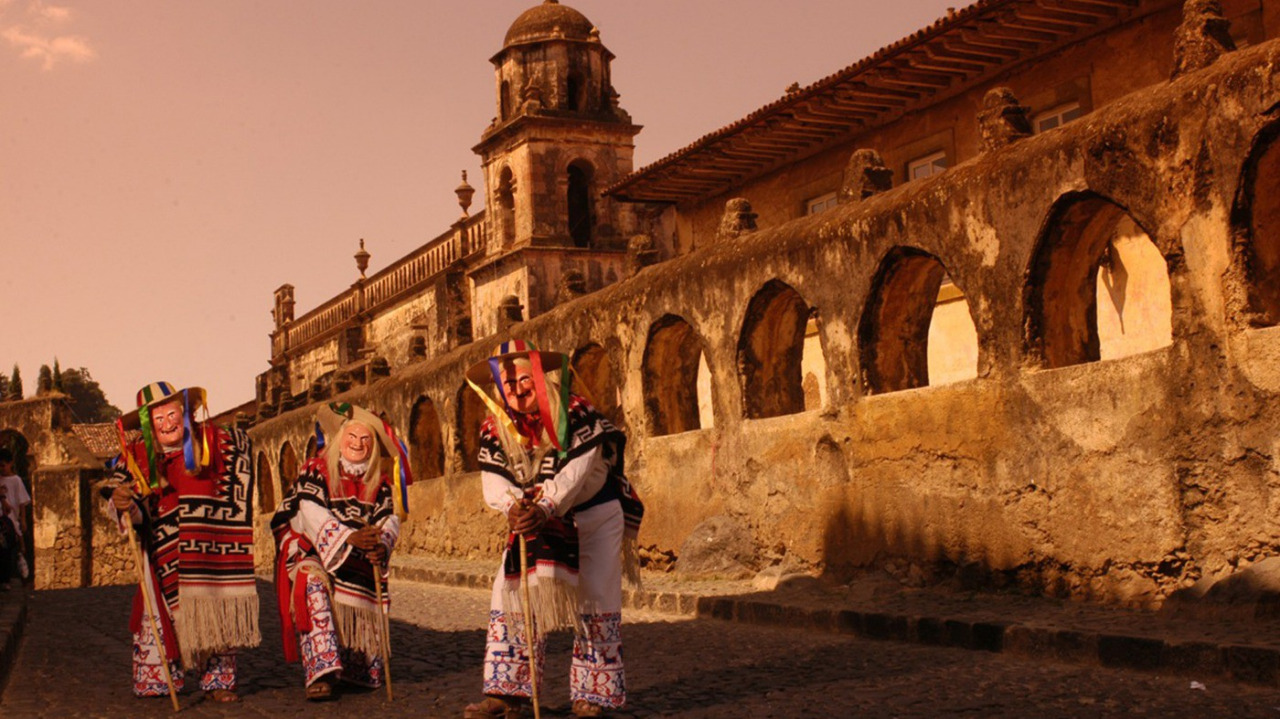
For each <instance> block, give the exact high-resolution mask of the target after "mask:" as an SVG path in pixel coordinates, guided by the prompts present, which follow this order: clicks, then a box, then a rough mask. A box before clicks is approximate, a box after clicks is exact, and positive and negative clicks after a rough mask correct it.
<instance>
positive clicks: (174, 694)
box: [124, 517, 182, 712]
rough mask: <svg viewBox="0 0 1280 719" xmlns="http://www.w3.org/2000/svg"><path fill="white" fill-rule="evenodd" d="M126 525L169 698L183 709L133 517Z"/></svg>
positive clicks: (139, 584)
mask: <svg viewBox="0 0 1280 719" xmlns="http://www.w3.org/2000/svg"><path fill="white" fill-rule="evenodd" d="M124 526H125V527H126V528H128V530H129V546H130V547H132V548H133V564H134V566H136V567H137V568H138V588H139V589H141V590H142V601H143V603H144V605H145V606H146V609H147V618H149V619H150V620H151V635H152V636H153V637H155V640H156V649H158V650H159V651H160V666H161V667H163V668H164V682H165V684H168V685H169V699H170V701H172V702H173V710H174V711H175V712H178V711H181V710H182V708H181V707H180V706H178V691H177V690H176V689H174V686H173V675H172V674H170V673H169V656H168V654H167V653H166V652H165V650H164V637H162V636H160V625H159V624H157V623H156V606H155V599H154V598H153V597H152V596H151V592H149V591H147V574H146V571H145V570H144V569H143V568H142V550H141V549H140V548H139V547H138V537H137V534H136V533H135V532H134V531H133V519H132V518H131V517H125V518H124Z"/></svg>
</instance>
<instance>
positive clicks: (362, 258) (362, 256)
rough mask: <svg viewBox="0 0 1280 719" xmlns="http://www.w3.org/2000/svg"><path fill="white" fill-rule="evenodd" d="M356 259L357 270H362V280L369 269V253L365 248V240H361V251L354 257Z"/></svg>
mask: <svg viewBox="0 0 1280 719" xmlns="http://www.w3.org/2000/svg"><path fill="white" fill-rule="evenodd" d="M354 257H355V258H356V269H358V270H360V279H362V280H363V279H364V278H365V277H364V271H365V270H367V269H369V257H370V255H369V252H368V250H366V249H365V248H364V238H363V237H362V238H360V250H359V251H358V252H356V254H355V255H354Z"/></svg>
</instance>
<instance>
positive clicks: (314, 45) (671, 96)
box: [0, 0, 958, 413]
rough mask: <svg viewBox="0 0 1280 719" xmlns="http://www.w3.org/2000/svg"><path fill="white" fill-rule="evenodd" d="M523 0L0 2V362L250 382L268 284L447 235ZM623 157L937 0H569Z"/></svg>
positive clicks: (229, 402) (217, 393) (241, 396)
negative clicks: (609, 57)
mask: <svg viewBox="0 0 1280 719" xmlns="http://www.w3.org/2000/svg"><path fill="white" fill-rule="evenodd" d="M535 4H537V3H536V0H465V1H462V2H447V3H446V2H437V1H436V0H360V1H357V0H252V1H250V0H110V2H104V1H103V0H96V1H92V2H91V1H89V0H82V1H71V0H68V1H65V2H40V1H37V0H0V98H3V109H2V110H0V371H3V372H4V373H5V374H8V373H9V372H11V370H12V366H13V364H15V363H16V364H17V365H19V366H20V367H21V372H22V376H23V383H24V385H25V388H26V391H27V394H28V395H30V394H32V393H34V391H35V383H36V376H37V373H38V370H39V367H40V365H41V364H50V365H52V363H53V360H54V358H55V357H56V358H57V359H58V360H59V362H60V364H61V366H62V367H63V368H70V367H86V368H88V369H89V370H90V372H91V373H92V375H93V377H94V378H95V379H96V380H98V381H99V382H100V383H101V385H102V387H103V389H104V390H105V391H106V394H107V397H108V399H109V400H110V401H111V402H113V403H114V404H116V405H117V406H118V407H120V408H122V409H124V410H126V411H127V410H128V409H131V408H132V407H133V406H134V393H135V392H136V391H137V390H138V388H140V387H141V386H143V385H145V384H147V383H148V382H154V381H159V380H164V381H168V382H172V383H175V384H177V385H179V386H189V385H199V386H203V387H205V388H207V389H208V390H209V400H210V406H211V409H212V411H213V412H214V413H217V412H220V411H222V410H225V409H229V408H231V407H233V406H235V405H238V404H240V403H242V402H245V401H248V400H250V399H252V398H253V393H254V378H255V377H256V376H257V375H258V374H260V373H261V372H263V371H265V370H266V369H267V367H268V359H269V356H270V340H269V334H270V332H271V329H272V320H271V314H270V310H271V307H272V301H273V299H272V297H273V292H274V290H275V289H276V288H277V287H279V286H280V285H282V284H285V283H289V284H292V285H294V287H295V288H296V294H295V297H296V300H297V314H298V315H299V316H301V315H302V314H303V313H305V312H306V311H307V310H309V309H311V308H312V307H315V306H316V305H318V304H319V303H321V302H323V301H324V300H325V299H327V298H329V297H331V296H333V295H334V294H336V293H338V292H340V291H342V290H344V289H345V288H347V287H348V286H350V284H351V283H352V282H353V281H354V280H355V279H356V277H357V275H358V273H357V271H356V269H355V261H354V260H353V259H352V255H353V254H354V253H355V251H356V249H357V246H358V243H359V240H360V239H362V238H363V239H364V240H365V244H366V247H367V249H368V250H369V252H370V253H372V259H371V261H370V267H369V274H372V273H373V272H375V271H377V270H379V269H381V268H382V267H384V266H386V265H387V264H388V263H390V262H392V261H394V260H395V259H397V258H399V257H401V256H403V255H405V254H407V253H408V252H410V251H412V250H413V249H415V248H417V247H419V246H421V245H422V244H423V243H425V242H426V241H428V240H430V239H431V238H433V237H435V236H436V235H439V234H440V233H441V232H443V231H445V230H446V229H447V228H448V226H449V225H450V223H452V222H453V221H454V220H455V219H457V217H458V215H459V214H460V211H459V208H458V206H457V198H456V197H455V196H454V194H453V189H454V187H456V186H457V185H458V183H459V181H460V179H461V172H462V171H463V170H466V171H467V173H468V177H469V180H470V181H471V184H472V185H474V186H476V187H477V189H478V190H481V191H479V192H477V194H476V200H477V201H476V202H475V204H474V205H473V206H472V208H471V211H472V212H475V211H476V210H478V209H481V205H482V203H483V195H484V193H483V190H482V188H481V187H480V182H479V181H478V180H479V178H481V173H480V164H479V158H478V157H477V156H476V155H475V154H474V153H472V152H471V147H472V146H474V145H475V144H476V142H478V141H479V139H480V134H481V132H483V130H484V128H485V127H486V126H487V125H488V124H489V121H490V120H491V119H492V117H493V116H494V114H495V112H496V111H495V108H496V100H495V87H494V85H495V81H494V68H493V66H492V65H491V64H490V63H489V61H488V59H489V58H490V57H492V56H493V54H494V53H496V52H497V51H498V50H500V49H501V46H502V39H503V36H504V35H505V34H506V31H507V28H508V27H509V26H510V25H511V23H512V22H513V21H514V20H515V18H516V17H517V16H518V15H519V14H520V13H521V12H523V11H524V10H525V9H527V8H529V7H532V6H533V5H535ZM566 4H568V5H570V6H572V7H574V8H575V9H577V10H579V11H581V12H582V13H583V14H585V15H586V16H587V17H588V18H589V19H590V20H591V21H592V22H593V23H594V24H595V25H596V26H597V27H598V28H599V29H600V34H601V40H602V41H603V42H604V44H605V46H606V47H608V48H609V49H610V50H611V51H612V52H613V53H614V55H616V56H617V57H616V59H615V60H614V61H613V66H612V69H613V84H614V87H615V88H616V89H617V91H618V92H619V93H620V94H621V100H620V102H621V105H622V107H623V108H624V109H626V110H627V111H628V112H630V113H631V116H632V119H633V120H634V121H635V122H636V123H638V124H640V125H643V126H644V130H643V131H642V132H641V133H640V135H639V136H638V137H637V138H636V152H635V161H636V167H637V168H640V167H643V166H644V165H647V164H649V163H651V162H653V161H655V160H657V159H659V158H661V157H664V156H666V155H667V154H670V153H671V152H674V151H676V150H678V149H680V148H682V147H684V146H686V145H688V144H689V143H691V142H693V141H694V140H696V139H697V138H699V137H701V136H703V135H705V134H707V133H709V132H712V131H714V130H716V129H718V128H720V127H723V126H725V125H727V124H729V123H732V122H733V121H735V120H737V119H739V118H741V117H743V116H744V115H746V114H748V113H750V112H751V111H753V110H755V109H757V108H759V107H761V106H763V105H766V104H768V103H770V102H772V101H774V100H777V99H778V98H780V97H781V96H782V95H783V94H784V93H785V90H786V87H787V86H788V85H790V84H791V83H793V82H799V83H800V84H801V85H808V84H810V83H812V82H814V81H816V80H818V79H820V78H822V77H825V76H827V75H830V74H831V73H833V72H835V71H836V70H838V69H840V68H842V67H845V66H847V65H850V64H853V63H854V62H856V61H858V60H860V59H862V58H863V57H865V56H867V55H870V54H871V53H873V52H875V51H876V50H877V49H879V48H881V47H884V46H885V45H888V44H891V43H893V42H895V41H896V40H898V39H900V38H902V37H905V36H907V35H909V34H910V33H912V32H914V31H915V30H918V29H920V28H923V27H925V26H926V25H928V24H930V23H932V22H933V21H934V20H936V19H937V18H938V17H941V16H942V15H943V14H945V12H946V9H947V7H948V6H955V5H957V4H958V3H957V1H956V0H899V1H898V2H892V3H885V2H882V0H841V1H836V0H737V1H736V2H727V1H725V0H720V1H717V2H712V1H711V0H643V1H635V0H631V1H625V0H575V1H573V2H568V3H566Z"/></svg>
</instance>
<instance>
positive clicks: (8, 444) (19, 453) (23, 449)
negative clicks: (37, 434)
mask: <svg viewBox="0 0 1280 719" xmlns="http://www.w3.org/2000/svg"><path fill="white" fill-rule="evenodd" d="M0 447H3V448H5V449H7V450H9V451H10V452H12V453H13V471H14V472H15V473H16V474H17V475H18V476H19V477H22V480H23V481H24V482H26V484H27V492H28V493H30V491H31V472H32V471H33V470H35V469H36V467H35V457H33V456H32V455H31V441H30V440H28V439H27V436H26V435H25V434H23V433H22V432H21V431H20V430H17V429H12V428H10V429H3V430H0Z"/></svg>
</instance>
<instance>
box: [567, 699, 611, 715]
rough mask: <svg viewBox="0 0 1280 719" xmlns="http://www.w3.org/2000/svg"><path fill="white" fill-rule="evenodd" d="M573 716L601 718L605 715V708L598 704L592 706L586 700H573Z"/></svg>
mask: <svg viewBox="0 0 1280 719" xmlns="http://www.w3.org/2000/svg"><path fill="white" fill-rule="evenodd" d="M573 715H574V716H576V717H602V716H604V715H605V708H604V707H602V706H600V705H599V704H592V703H591V702H589V701H587V700H586V699H574V700H573Z"/></svg>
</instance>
